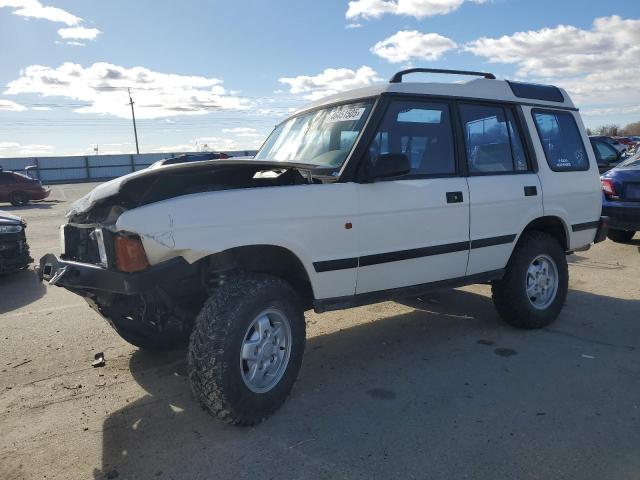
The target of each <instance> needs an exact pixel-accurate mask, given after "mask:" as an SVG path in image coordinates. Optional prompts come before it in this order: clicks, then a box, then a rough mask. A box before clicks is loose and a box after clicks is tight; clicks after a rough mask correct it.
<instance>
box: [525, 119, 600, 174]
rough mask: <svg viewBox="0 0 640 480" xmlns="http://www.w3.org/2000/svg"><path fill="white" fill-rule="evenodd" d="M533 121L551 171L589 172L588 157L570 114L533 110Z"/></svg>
mask: <svg viewBox="0 0 640 480" xmlns="http://www.w3.org/2000/svg"><path fill="white" fill-rule="evenodd" d="M533 119H534V121H535V123H536V129H537V130H538V135H539V137H540V142H541V143H542V148H544V154H545V156H546V157H547V163H548V164H549V167H550V168H551V170H553V171H554V172H573V171H579V170H589V157H588V156H587V151H586V149H585V148H584V144H583V143H582V137H581V135H580V130H579V129H578V125H577V124H576V120H575V118H573V115H572V114H571V113H569V112H556V111H546V110H534V111H533Z"/></svg>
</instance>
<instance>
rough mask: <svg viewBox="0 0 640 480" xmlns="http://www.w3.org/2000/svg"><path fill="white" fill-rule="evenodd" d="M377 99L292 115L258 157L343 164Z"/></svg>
mask: <svg viewBox="0 0 640 480" xmlns="http://www.w3.org/2000/svg"><path fill="white" fill-rule="evenodd" d="M372 105H373V101H367V102H358V103H350V104H347V105H339V106H334V107H328V108H323V109H321V110H315V111H313V112H309V113H305V114H302V115H299V116H296V117H292V118H290V119H288V120H286V121H284V122H283V123H281V124H280V125H278V126H277V127H276V128H275V130H274V131H273V132H272V133H271V135H270V136H269V138H268V139H267V141H266V142H265V144H264V145H263V146H262V148H261V149H260V151H259V152H258V154H257V155H256V156H255V158H256V160H272V161H273V160H275V161H279V162H300V163H310V164H313V165H317V166H319V167H332V168H338V167H340V166H341V165H342V164H343V163H344V161H345V160H346V158H347V155H348V154H349V152H350V151H351V148H352V147H353V144H354V143H355V141H356V138H358V135H359V134H360V131H361V130H362V127H363V126H364V124H365V122H366V121H367V118H368V117H369V113H370V112H371V107H372Z"/></svg>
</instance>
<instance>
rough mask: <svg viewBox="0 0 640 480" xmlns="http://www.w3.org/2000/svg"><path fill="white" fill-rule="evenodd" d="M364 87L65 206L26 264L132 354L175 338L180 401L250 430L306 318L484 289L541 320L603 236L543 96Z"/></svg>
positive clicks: (290, 372)
mask: <svg viewBox="0 0 640 480" xmlns="http://www.w3.org/2000/svg"><path fill="white" fill-rule="evenodd" d="M416 71H419V72H433V71H434V70H432V69H411V70H406V71H403V72H399V73H398V74H396V75H395V76H394V77H393V78H392V79H391V82H390V83H389V84H385V85H376V86H371V87H367V88H362V89H358V90H353V91H350V92H345V93H341V94H338V95H334V96H331V97H328V98H325V99H323V100H320V101H317V102H315V103H313V104H311V105H309V106H308V107H307V108H305V109H303V110H301V111H299V112H297V113H295V114H294V115H292V116H291V117H290V118H288V119H287V120H285V121H284V122H282V123H281V124H280V125H278V126H277V127H276V128H275V130H274V131H273V132H272V133H271V135H270V136H269V138H268V139H267V140H266V142H265V143H264V145H263V147H262V148H261V149H260V151H259V153H258V154H257V155H256V157H255V158H254V159H242V160H234V159H231V160H212V161H202V162H192V163H183V164H177V165H168V166H161V167H159V168H155V169H150V170H143V171H139V172H135V173H133V174H130V175H126V176H124V177H121V178H118V179H116V180H112V181H110V182H107V183H105V184H102V185H100V186H98V187H97V188H95V189H94V190H93V191H92V192H91V193H90V194H88V195H87V196H86V197H84V198H82V199H80V200H79V201H78V202H76V204H74V206H73V207H72V209H71V211H70V212H69V214H68V218H69V221H68V223H67V224H66V225H64V226H63V227H62V229H61V231H62V240H63V242H62V249H63V251H62V254H61V255H60V256H59V257H57V256H55V255H52V254H49V255H46V256H45V257H43V258H42V260H41V263H40V267H39V272H40V275H41V278H44V279H46V280H48V281H49V283H50V284H57V285H59V286H63V287H65V288H67V289H68V290H70V291H72V292H74V293H77V294H79V295H81V296H83V297H84V298H85V299H86V300H87V301H88V302H89V304H90V305H91V306H92V307H93V308H95V309H96V311H98V312H99V313H100V314H101V315H103V316H104V317H105V318H106V319H107V320H108V321H109V323H110V324H111V325H112V326H113V327H114V328H115V329H116V331H117V332H118V333H119V334H120V335H121V336H122V337H123V338H124V339H125V340H127V341H129V342H130V343H132V344H134V345H136V346H138V347H140V348H152V349H165V348H170V347H174V346H176V345H177V344H179V343H182V342H185V343H186V341H187V340H188V341H189V350H188V359H189V377H190V381H191V385H192V388H193V392H194V393H195V395H196V397H197V398H198V399H199V400H200V401H201V402H202V403H203V404H204V405H205V406H206V407H207V408H208V409H209V410H210V411H211V412H212V413H213V414H214V415H216V416H217V417H218V418H220V419H222V420H224V421H227V422H230V423H236V424H244V425H247V424H254V423H256V422H259V421H261V420H262V419H264V418H265V417H267V416H268V415H269V414H271V413H272V412H274V411H275V410H276V409H277V408H278V407H279V406H280V405H281V404H282V403H283V401H284V399H285V397H286V396H287V395H288V393H289V392H290V390H291V388H292V386H293V383H294V381H295V379H296V376H297V374H298V370H299V368H300V363H301V360H302V354H303V350H304V344H305V321H304V313H303V312H304V311H305V310H306V309H311V308H313V309H315V311H317V312H324V311H327V310H336V309H343V308H348V307H353V306H356V305H364V304H370V303H374V302H381V301H384V300H389V299H396V298H402V297H407V296H412V295H417V294H420V293H422V292H424V291H425V290H428V289H431V288H434V287H443V286H460V285H465V284H472V283H484V282H491V284H492V291H493V301H494V303H495V306H496V309H497V311H498V313H499V314H500V316H501V317H502V318H503V319H504V320H505V321H506V322H507V323H509V324H511V325H513V326H515V327H519V328H540V327H544V326H546V325H548V324H549V323H550V322H552V321H553V320H554V319H555V318H556V317H557V315H558V314H559V312H560V310H561V309H562V306H563V303H564V301H565V297H566V295H567V284H568V272H567V262H566V258H565V255H566V254H567V253H569V252H571V251H573V250H576V249H583V248H588V246H589V245H590V244H591V243H592V242H594V241H599V240H601V239H603V238H604V236H605V234H606V221H605V219H601V217H600V211H601V191H600V183H599V179H598V167H597V165H596V159H595V157H594V154H593V151H592V149H591V147H590V146H589V139H588V137H587V135H586V133H585V129H584V126H583V124H582V121H581V119H580V116H579V114H578V111H577V109H576V108H575V106H574V105H573V103H572V102H571V100H570V99H569V97H568V95H567V93H566V92H565V91H563V90H561V89H559V88H556V87H553V86H544V85H533V84H526V83H518V82H509V81H500V80H496V79H495V78H494V76H493V75H491V74H485V73H479V72H459V71H441V70H436V72H438V73H455V74H458V75H460V74H466V75H475V76H480V77H484V78H477V79H474V80H471V81H469V82H466V83H453V84H447V83H403V82H402V78H403V76H404V75H406V74H408V73H413V72H416Z"/></svg>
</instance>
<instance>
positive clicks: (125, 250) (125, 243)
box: [114, 235, 149, 272]
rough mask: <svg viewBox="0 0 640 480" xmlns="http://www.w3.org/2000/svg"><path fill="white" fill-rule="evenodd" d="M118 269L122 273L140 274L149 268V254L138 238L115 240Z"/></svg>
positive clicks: (123, 237)
mask: <svg viewBox="0 0 640 480" xmlns="http://www.w3.org/2000/svg"><path fill="white" fill-rule="evenodd" d="M114 246H115V253H116V268H117V269H118V270H120V271H121V272H139V271H140V270H144V269H146V268H147V267H148V266H149V261H148V260H147V254H146V253H145V251H144V247H143V246H142V242H141V241H140V238H138V237H125V236H121V235H118V236H117V237H116V238H115V243H114Z"/></svg>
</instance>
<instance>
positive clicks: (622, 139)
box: [613, 137, 638, 149]
mask: <svg viewBox="0 0 640 480" xmlns="http://www.w3.org/2000/svg"><path fill="white" fill-rule="evenodd" d="M613 139H614V140H617V141H618V143H621V144H623V145H626V146H627V147H628V148H629V149H632V148H633V147H635V146H636V143H638V142H636V141H634V140H632V139H631V138H629V137H613Z"/></svg>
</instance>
